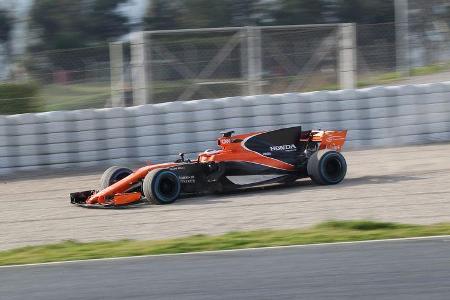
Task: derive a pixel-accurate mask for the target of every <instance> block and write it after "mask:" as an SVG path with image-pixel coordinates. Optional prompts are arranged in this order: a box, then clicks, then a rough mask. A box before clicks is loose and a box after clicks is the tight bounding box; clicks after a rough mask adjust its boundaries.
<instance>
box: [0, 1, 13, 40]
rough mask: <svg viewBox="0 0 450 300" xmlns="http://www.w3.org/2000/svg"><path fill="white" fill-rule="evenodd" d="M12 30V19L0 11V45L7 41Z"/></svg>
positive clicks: (4, 11)
mask: <svg viewBox="0 0 450 300" xmlns="http://www.w3.org/2000/svg"><path fill="white" fill-rule="evenodd" d="M12 28H13V19H12V18H11V16H10V15H9V13H8V12H7V11H6V10H2V9H1V10H0V43H6V42H8V41H9V37H10V35H9V34H10V33H11V30H12Z"/></svg>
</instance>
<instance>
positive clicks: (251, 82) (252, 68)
mask: <svg viewBox="0 0 450 300" xmlns="http://www.w3.org/2000/svg"><path fill="white" fill-rule="evenodd" d="M246 32H247V45H246V46H247V65H248V69H247V82H248V94H249V95H259V94H261V93H262V91H261V88H262V82H261V75H262V74H261V73H262V55H261V29H260V28H258V27H255V26H247V27H246Z"/></svg>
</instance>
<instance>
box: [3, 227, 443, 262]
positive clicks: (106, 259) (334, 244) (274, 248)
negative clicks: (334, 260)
mask: <svg viewBox="0 0 450 300" xmlns="http://www.w3.org/2000/svg"><path fill="white" fill-rule="evenodd" d="M441 238H450V235H432V236H418V237H406V238H392V239H379V240H363V241H345V242H330V243H315V244H314V243H313V244H301V245H286V246H269V247H254V248H241V249H225V250H211V251H207V250H206V251H195V252H181V253H166V254H148V255H134V256H123V257H105V258H93V259H79V260H65V261H52V262H43V263H31V264H18V265H6V266H0V269H7V268H20V267H35V266H51V265H62V264H73V263H88V262H101V261H116V260H132V259H140V258H152V257H155V258H157V257H166V256H167V257H170V256H187V255H207V254H221V253H233V252H245V251H264V250H276V249H289V248H309V247H325V246H339V245H349V244H369V243H384V242H401V241H418V240H432V239H441ZM6 251H8V250H6Z"/></svg>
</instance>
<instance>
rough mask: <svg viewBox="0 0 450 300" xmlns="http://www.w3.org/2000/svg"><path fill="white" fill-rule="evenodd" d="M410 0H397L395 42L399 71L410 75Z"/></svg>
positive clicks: (404, 74)
mask: <svg viewBox="0 0 450 300" xmlns="http://www.w3.org/2000/svg"><path fill="white" fill-rule="evenodd" d="M408 12H409V10H408V0H395V43H396V46H395V48H396V64H397V72H399V73H400V74H401V75H403V76H409V36H408V35H409V28H408Z"/></svg>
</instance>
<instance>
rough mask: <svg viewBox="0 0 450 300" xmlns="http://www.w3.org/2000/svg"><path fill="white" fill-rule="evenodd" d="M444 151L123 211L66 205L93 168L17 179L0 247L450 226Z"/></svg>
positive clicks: (8, 192)
mask: <svg viewBox="0 0 450 300" xmlns="http://www.w3.org/2000/svg"><path fill="white" fill-rule="evenodd" d="M449 153H450V144H445V145H444V144H440V145H438V144H435V145H429V146H414V147H402V148H391V149H373V150H364V151H351V152H344V155H345V156H346V158H347V161H348V175H347V178H346V179H345V181H344V182H343V183H341V184H339V185H336V186H316V185H313V184H312V183H311V182H310V181H309V180H301V181H299V182H297V183H296V184H295V185H294V186H292V187H270V188H266V189H263V190H261V189H253V190H249V191H245V192H240V193H233V194H229V195H220V196H217V195H210V196H202V197H191V198H186V199H181V200H179V201H178V202H176V203H174V204H172V205H166V206H150V205H148V206H145V207H141V208H134V209H120V210H110V209H109V210H104V209H103V210H98V209H96V210H93V209H82V208H79V207H73V206H71V205H70V204H69V193H70V192H74V191H82V190H88V189H92V188H96V187H97V186H98V182H99V178H100V174H101V173H99V172H96V173H83V174H75V175H74V173H73V172H72V173H71V174H67V173H64V172H63V173H61V174H62V175H61V174H51V175H42V174H39V176H35V177H33V176H34V175H27V176H28V179H23V178H20V177H16V178H15V179H9V180H2V181H1V183H0V188H1V190H0V191H1V192H0V215H1V218H0V228H1V230H0V249H9V248H14V247H19V246H25V245H34V244H42V243H51V242H58V241H62V240H68V239H73V240H80V241H93V240H117V239H165V238H172V237H179V236H186V235H192V234H201V233H202V234H221V233H224V232H229V231H233V230H252V229H261V228H299V227H304V226H309V225H314V224H317V223H318V222H321V221H324V220H329V219H374V220H384V221H395V222H404V223H419V224H429V223H435V222H448V221H450V215H449V212H450V155H449ZM149 281H151V280H149Z"/></svg>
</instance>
